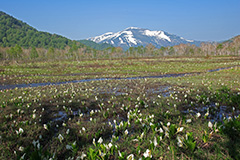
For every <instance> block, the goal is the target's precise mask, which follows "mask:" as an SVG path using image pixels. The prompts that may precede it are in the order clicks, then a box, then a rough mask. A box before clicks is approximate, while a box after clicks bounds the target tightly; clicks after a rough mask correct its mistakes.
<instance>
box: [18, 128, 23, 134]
mask: <svg viewBox="0 0 240 160" xmlns="http://www.w3.org/2000/svg"><path fill="white" fill-rule="evenodd" d="M23 132H24V130H23V129H22V128H19V129H18V131H16V133H17V135H19V134H20V135H22V134H23Z"/></svg>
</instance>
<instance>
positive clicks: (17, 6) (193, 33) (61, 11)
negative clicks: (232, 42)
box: [0, 0, 240, 41]
mask: <svg viewBox="0 0 240 160" xmlns="http://www.w3.org/2000/svg"><path fill="white" fill-rule="evenodd" d="M0 10H1V11H4V12H6V13H8V14H10V15H11V16H13V17H15V18H18V19H20V20H22V21H24V22H26V23H28V24H29V25H31V26H33V27H35V28H37V29H38V30H40V31H47V32H50V33H56V34H60V35H63V36H65V37H67V38H70V39H74V40H79V39H84V38H88V37H93V36H97V35H100V34H103V33H105V32H118V31H121V30H123V29H125V28H127V27H132V26H133V27H140V28H148V29H150V30H163V31H166V32H169V33H172V34H176V35H179V36H182V37H184V38H186V39H194V40H202V41H221V40H226V39H229V38H232V37H234V36H236V35H240V0H121V1H120V0H101V1H100V0H41V1H40V0H0Z"/></svg>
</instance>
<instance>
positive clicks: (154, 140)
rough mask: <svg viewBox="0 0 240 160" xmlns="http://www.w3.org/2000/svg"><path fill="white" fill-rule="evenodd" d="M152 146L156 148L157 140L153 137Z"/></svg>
mask: <svg viewBox="0 0 240 160" xmlns="http://www.w3.org/2000/svg"><path fill="white" fill-rule="evenodd" d="M153 144H154V146H155V147H156V146H157V138H156V137H154V139H153Z"/></svg>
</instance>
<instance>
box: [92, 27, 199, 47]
mask: <svg viewBox="0 0 240 160" xmlns="http://www.w3.org/2000/svg"><path fill="white" fill-rule="evenodd" d="M87 40H91V41H93V42H96V43H108V44H111V45H113V46H114V47H122V48H124V49H128V48H129V47H137V46H146V45H148V44H150V43H151V44H153V45H154V46H155V47H157V48H160V47H162V46H163V47H166V46H174V45H179V44H181V43H183V44H194V45H196V46H199V45H200V43H201V41H194V40H187V39H185V38H183V37H180V36H177V35H174V34H170V33H168V32H165V31H162V30H158V31H152V30H149V29H146V28H138V27H128V28H126V29H124V30H122V31H119V32H116V33H113V32H107V33H104V34H102V35H99V36H96V37H90V38H87Z"/></svg>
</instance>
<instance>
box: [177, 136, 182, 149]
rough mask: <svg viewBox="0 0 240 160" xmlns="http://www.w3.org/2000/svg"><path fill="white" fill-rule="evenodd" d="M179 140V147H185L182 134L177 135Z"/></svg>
mask: <svg viewBox="0 0 240 160" xmlns="http://www.w3.org/2000/svg"><path fill="white" fill-rule="evenodd" d="M177 140H178V142H177V145H178V147H183V138H182V137H180V136H177Z"/></svg>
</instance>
